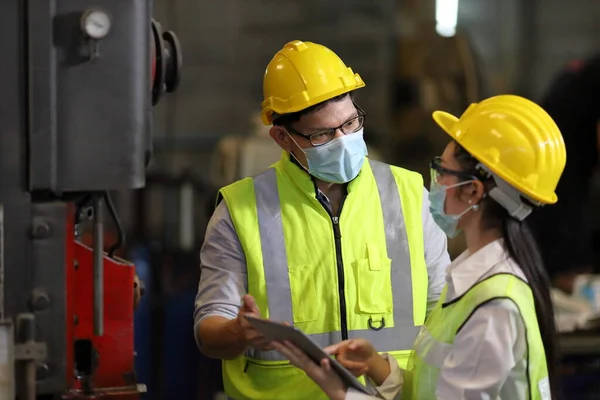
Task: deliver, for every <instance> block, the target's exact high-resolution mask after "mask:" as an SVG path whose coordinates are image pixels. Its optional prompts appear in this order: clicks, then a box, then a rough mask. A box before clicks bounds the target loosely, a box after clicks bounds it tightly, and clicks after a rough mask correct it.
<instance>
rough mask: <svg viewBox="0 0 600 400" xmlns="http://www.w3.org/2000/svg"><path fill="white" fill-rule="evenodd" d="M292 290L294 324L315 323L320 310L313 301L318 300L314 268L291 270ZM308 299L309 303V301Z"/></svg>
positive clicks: (307, 266)
mask: <svg viewBox="0 0 600 400" xmlns="http://www.w3.org/2000/svg"><path fill="white" fill-rule="evenodd" d="M288 271H289V276H290V290H291V292H292V310H293V314H294V322H296V323H300V322H311V321H315V320H316V319H317V316H318V310H317V308H316V307H314V303H313V301H315V299H316V298H317V292H316V290H315V278H314V270H313V267H312V266H309V265H301V266H295V267H290V268H289V270H288ZM307 299H308V301H307Z"/></svg>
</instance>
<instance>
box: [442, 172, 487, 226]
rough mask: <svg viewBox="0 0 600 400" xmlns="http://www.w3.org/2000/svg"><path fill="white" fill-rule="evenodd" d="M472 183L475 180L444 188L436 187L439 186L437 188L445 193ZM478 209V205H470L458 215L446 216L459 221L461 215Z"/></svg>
mask: <svg viewBox="0 0 600 400" xmlns="http://www.w3.org/2000/svg"><path fill="white" fill-rule="evenodd" d="M473 182H475V179H472V180H470V181H464V182H459V183H456V184H454V185H450V186H444V185H439V184H438V185H439V187H440V188H441V190H444V191H447V190H448V189H452V188H455V187H460V186H464V185H468V184H469V183H473ZM471 203H472V201H471V200H469V204H471ZM478 209H479V205H478V204H472V205H470V206H469V207H467V208H466V209H465V210H464V211H463V212H461V213H460V214H455V215H448V216H449V217H450V216H451V217H453V218H455V219H457V220H459V219H460V218H461V217H462V216H463V215H465V214H466V213H468V212H469V211H471V210H474V211H475V210H478Z"/></svg>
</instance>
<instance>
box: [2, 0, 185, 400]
mask: <svg viewBox="0 0 600 400" xmlns="http://www.w3.org/2000/svg"><path fill="white" fill-rule="evenodd" d="M0 22H1V23H0V34H1V38H2V39H1V40H2V50H3V59H2V62H1V66H0V71H1V72H2V83H1V87H2V95H1V96H0V399H2V400H4V399H14V398H15V397H16V396H18V398H19V399H21V400H31V399H36V398H49V399H92V398H94V399H101V398H110V399H135V398H138V397H139V393H141V392H143V391H144V385H143V384H142V383H140V382H137V380H136V376H135V371H134V368H133V365H134V363H133V360H134V348H133V312H134V297H135V294H136V291H137V290H136V286H137V287H138V288H139V282H137V281H136V278H135V271H134V266H133V264H131V263H129V262H128V261H126V260H123V259H119V258H118V257H116V256H115V255H114V252H115V250H116V248H117V247H118V246H119V245H120V244H122V242H123V235H122V234H120V235H119V240H118V241H117V243H114V244H113V243H110V245H111V246H109V247H110V248H109V250H108V251H107V252H104V251H103V250H104V249H105V245H104V243H103V241H104V235H103V230H104V229H103V224H104V221H105V220H106V221H111V220H112V221H114V223H116V225H117V226H119V225H120V224H119V221H118V217H117V215H116V212H115V210H114V207H113V205H112V201H111V199H110V191H113V190H123V189H136V188H141V187H143V186H144V184H145V175H144V172H145V167H146V165H147V163H148V161H149V159H150V157H151V154H152V142H151V123H152V106H153V105H155V104H156V103H157V102H158V101H159V99H160V98H161V96H162V95H163V94H164V93H165V92H173V91H174V90H175V89H176V88H177V85H178V82H179V75H180V69H181V60H182V59H181V50H180V46H179V42H178V40H177V37H176V35H175V34H174V33H172V32H162V30H161V27H160V25H159V24H158V23H157V22H155V21H153V20H152V1H149V0H95V1H93V2H91V1H89V0H43V1H42V0H3V1H2V2H0ZM89 218H91V219H92V221H93V223H92V224H91V225H92V226H93V246H91V247H88V246H86V245H84V244H83V243H82V242H81V241H80V240H79V239H78V237H79V235H80V233H81V232H80V229H79V227H80V226H82V224H84V222H85V220H86V219H89ZM121 233H122V232H121Z"/></svg>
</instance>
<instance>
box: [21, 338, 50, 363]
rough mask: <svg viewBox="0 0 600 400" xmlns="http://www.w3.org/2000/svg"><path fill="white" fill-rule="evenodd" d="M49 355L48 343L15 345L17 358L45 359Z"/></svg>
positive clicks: (29, 359)
mask: <svg viewBox="0 0 600 400" xmlns="http://www.w3.org/2000/svg"><path fill="white" fill-rule="evenodd" d="M47 356H48V352H47V349H46V343H36V342H29V343H22V344H17V345H15V360H19V361H43V360H45V359H46V357H47Z"/></svg>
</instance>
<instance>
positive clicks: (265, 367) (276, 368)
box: [243, 359, 327, 400]
mask: <svg viewBox="0 0 600 400" xmlns="http://www.w3.org/2000/svg"><path fill="white" fill-rule="evenodd" d="M246 363H247V364H246V368H245V371H244V375H245V377H246V379H248V380H249V382H251V383H250V385H249V387H250V388H251V389H252V390H251V392H252V395H246V396H245V397H243V398H244V399H252V400H254V399H257V400H258V399H260V400H282V399H285V400H305V399H311V400H326V399H327V396H325V393H323V391H322V390H321V389H320V388H319V387H318V386H317V385H316V384H315V383H314V382H313V381H312V380H310V379H309V378H308V377H307V376H306V374H305V373H304V371H302V370H300V369H298V368H296V367H294V366H293V365H291V364H290V363H289V362H287V361H262V360H256V359H246ZM248 394H250V393H248Z"/></svg>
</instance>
